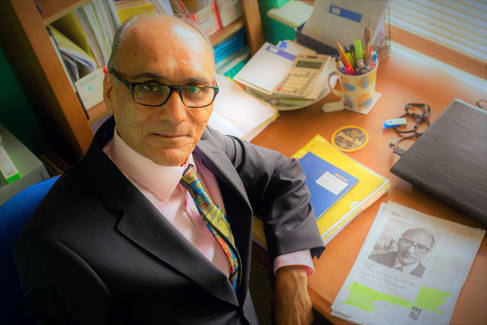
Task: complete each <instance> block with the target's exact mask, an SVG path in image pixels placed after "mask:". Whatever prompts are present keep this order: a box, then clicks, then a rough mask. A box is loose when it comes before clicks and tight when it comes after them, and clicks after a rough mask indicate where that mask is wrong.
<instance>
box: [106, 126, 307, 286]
mask: <svg viewBox="0 0 487 325" xmlns="http://www.w3.org/2000/svg"><path fill="white" fill-rule="evenodd" d="M103 151H104V152H105V154H106V155H107V156H108V157H109V158H110V159H111V160H112V161H113V163H114V164H115V165H116V166H117V167H118V168H119V169H120V171H122V173H123V174H124V175H125V176H126V177H127V179H128V180H129V181H130V182H131V183H132V184H133V185H134V186H135V187H136V188H137V189H138V190H139V191H140V192H141V193H142V194H143V195H144V196H145V197H146V198H147V199H148V200H149V201H150V202H151V203H152V204H153V205H154V207H156V209H157V210H158V211H159V212H160V213H161V216H163V217H165V218H166V219H167V220H168V221H169V222H170V223H171V224H172V225H173V226H174V227H175V228H176V229H177V230H178V231H179V232H180V233H181V235H183V236H184V237H185V238H186V239H187V240H188V241H189V242H191V243H192V244H193V245H194V246H195V247H196V248H197V249H198V250H199V251H200V252H201V254H203V255H204V256H205V257H206V258H207V259H208V260H209V261H211V262H212V263H213V264H214V265H215V266H216V267H217V268H218V269H219V270H221V271H222V272H223V273H224V274H226V275H227V276H229V274H230V265H229V262H228V259H227V257H226V255H225V253H224V252H223V250H222V249H221V247H220V245H219V244H218V243H217V242H216V240H215V238H214V237H213V235H212V234H211V233H210V231H209V230H208V228H207V226H206V225H205V223H204V222H203V220H202V218H201V215H200V214H199V212H198V210H197V208H196V206H195V204H194V201H193V199H192V197H191V195H190V194H189V192H188V191H187V190H186V189H185V188H184V187H182V186H181V185H180V184H179V180H180V178H181V176H182V174H183V172H184V170H185V168H186V166H187V165H188V164H189V163H191V164H193V165H194V166H195V167H196V171H197V174H198V178H199V179H200V182H201V184H202V185H203V188H204V190H205V191H206V193H207V194H208V195H209V196H210V197H211V199H212V200H213V202H214V203H215V204H216V205H218V207H220V208H221V209H222V210H223V212H225V205H224V204H223V199H222V196H221V192H220V189H219V187H218V184H217V181H216V178H215V176H214V175H213V173H212V172H211V171H209V170H208V169H207V168H206V167H205V166H204V165H203V164H202V163H201V161H200V160H199V158H198V157H197V156H193V155H190V156H189V158H188V161H187V163H186V164H185V165H184V166H161V165H157V164H156V163H154V162H153V161H152V160H150V159H148V158H146V157H144V156H142V155H140V154H139V153H137V152H136V151H134V150H133V149H132V148H130V147H129V146H128V145H127V144H126V143H125V142H124V141H123V140H122V138H120V136H119V135H118V133H117V132H116V131H115V132H114V135H113V139H112V140H111V141H110V142H108V143H107V145H106V146H105V147H104V148H103ZM289 265H301V266H304V267H306V269H307V272H308V275H309V274H312V273H313V271H314V268H313V262H312V258H311V254H310V252H309V250H304V251H299V252H294V253H289V254H284V255H280V256H278V257H277V258H276V259H275V260H274V267H273V268H274V272H277V270H278V269H279V268H280V267H283V266H289Z"/></svg>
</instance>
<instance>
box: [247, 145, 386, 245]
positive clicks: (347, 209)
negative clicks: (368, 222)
mask: <svg viewBox="0 0 487 325" xmlns="http://www.w3.org/2000/svg"><path fill="white" fill-rule="evenodd" d="M308 152H312V153H314V154H315V155H316V156H318V157H320V158H322V159H323V160H326V161H327V162H329V163H330V164H332V165H335V166H337V167H339V168H340V169H342V170H344V171H346V172H347V173H349V174H350V175H352V176H354V177H356V178H357V179H358V180H359V181H358V183H357V185H355V186H354V187H353V188H352V189H351V190H350V191H349V192H348V193H347V194H345V195H344V196H343V197H342V198H341V199H340V200H338V202H336V203H335V204H334V205H333V206H332V207H330V209H328V211H326V212H325V213H324V214H323V215H321V216H319V217H318V218H317V224H318V229H319V231H320V234H321V237H322V238H323V243H324V244H327V243H328V242H329V241H330V240H331V239H333V237H334V236H335V235H336V234H338V233H339V232H340V230H342V229H343V227H345V226H346V225H347V224H348V223H349V222H350V221H352V220H353V218H354V217H356V216H357V215H358V214H359V213H360V212H361V211H363V210H365V209H366V208H367V207H369V206H370V205H371V204H372V203H374V202H375V201H377V200H378V199H379V198H380V197H381V196H382V195H383V194H385V193H386V192H387V190H388V189H389V186H390V181H389V179H387V178H385V177H384V176H382V175H379V174H378V173H376V172H374V171H373V170H371V169H369V168H368V167H366V166H364V165H363V164H361V163H359V162H358V161H356V160H354V159H352V158H351V157H349V156H348V155H346V154H345V153H343V152H341V151H339V150H338V149H336V148H335V147H333V145H332V144H331V143H329V142H328V141H326V140H325V139H324V138H323V137H322V136H320V135H316V136H315V137H314V138H313V139H311V141H309V142H308V143H307V144H306V145H305V146H304V147H302V148H301V149H300V150H298V152H296V153H295V154H294V155H293V156H292V157H294V158H296V159H299V158H301V157H302V156H304V155H305V154H306V153H308ZM253 223H254V230H253V237H254V240H255V241H256V242H257V243H258V244H259V245H261V246H263V247H265V236H264V229H263V223H262V221H261V220H259V219H257V218H256V217H254V221H253Z"/></svg>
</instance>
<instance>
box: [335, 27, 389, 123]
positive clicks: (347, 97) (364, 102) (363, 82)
mask: <svg viewBox="0 0 487 325" xmlns="http://www.w3.org/2000/svg"><path fill="white" fill-rule="evenodd" d="M366 34H367V33H366ZM369 40H370V38H367V37H366V41H365V46H364V48H363V47H362V41H361V40H356V41H355V42H354V44H353V45H351V46H350V50H349V51H346V50H345V49H344V48H343V46H342V45H341V44H340V43H337V48H338V53H339V57H338V58H336V65H337V71H336V72H332V73H331V74H330V75H329V76H328V85H329V87H330V90H331V91H332V92H333V93H334V94H335V95H336V96H339V97H341V98H342V100H343V105H344V106H345V108H347V109H349V110H352V111H355V112H358V113H362V114H367V113H368V112H369V111H370V109H371V108H372V106H373V105H374V104H375V102H376V101H377V99H378V98H379V97H380V94H379V93H376V92H375V81H376V76H377V68H378V66H379V61H378V58H377V53H376V52H375V51H374V50H373V49H372V47H371V46H370V45H369ZM335 75H337V76H338V80H339V81H340V82H341V84H342V89H343V90H342V91H339V90H336V89H333V87H331V83H330V80H331V78H332V77H333V76H335Z"/></svg>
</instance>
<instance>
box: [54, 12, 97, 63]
mask: <svg viewBox="0 0 487 325" xmlns="http://www.w3.org/2000/svg"><path fill="white" fill-rule="evenodd" d="M52 26H54V27H55V28H56V29H57V30H58V31H60V32H61V33H62V34H63V35H65V36H66V37H67V38H69V39H70V40H71V41H73V43H75V44H76V45H78V46H79V47H80V48H82V49H83V51H85V52H86V53H88V54H89V55H90V56H91V57H93V58H94V56H93V54H92V52H91V46H90V42H89V41H88V37H87V36H86V34H85V32H84V30H83V27H82V26H81V24H80V22H79V20H78V18H77V17H76V15H75V14H74V12H73V11H72V12H70V13H68V14H66V15H64V16H63V17H61V18H60V19H58V20H56V21H55V22H53V23H52Z"/></svg>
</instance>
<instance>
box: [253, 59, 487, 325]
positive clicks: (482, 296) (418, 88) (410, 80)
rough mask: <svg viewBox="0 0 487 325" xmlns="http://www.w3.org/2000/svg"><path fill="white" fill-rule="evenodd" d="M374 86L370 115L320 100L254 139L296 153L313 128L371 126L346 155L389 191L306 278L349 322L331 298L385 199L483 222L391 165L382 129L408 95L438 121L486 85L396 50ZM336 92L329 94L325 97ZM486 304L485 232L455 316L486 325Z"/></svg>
mask: <svg viewBox="0 0 487 325" xmlns="http://www.w3.org/2000/svg"><path fill="white" fill-rule="evenodd" d="M376 90H377V91H379V92H381V93H382V94H383V95H382V98H381V99H380V100H379V102H378V103H377V104H376V106H375V107H374V108H373V109H372V111H371V112H370V113H369V114H368V115H365V116H364V115H361V114H357V113H354V112H350V111H340V112H334V113H323V112H321V110H320V108H321V104H322V102H321V103H318V104H316V105H313V106H311V107H308V108H306V109H303V110H298V111H288V112H283V113H282V114H281V116H280V117H279V118H278V119H277V120H276V121H275V122H274V123H272V124H271V125H270V126H268V127H267V128H266V129H265V130H264V131H263V132H262V133H261V134H259V135H258V136H257V137H256V138H255V139H254V140H253V141H252V142H253V143H255V144H258V145H261V146H264V147H268V148H271V149H274V150H278V151H280V152H282V153H283V154H284V155H286V156H291V155H292V154H293V153H294V152H296V151H297V150H298V149H299V148H301V147H302V146H303V145H304V144H306V142H308V141H309V140H310V139H311V138H312V137H313V136H314V135H315V134H320V135H322V136H323V137H325V138H326V139H328V140H330V137H331V135H332V134H333V132H334V131H335V130H336V129H338V128H339V127H341V126H345V125H358V126H361V127H363V128H364V129H366V130H367V132H368V133H369V143H368V144H367V145H366V146H365V147H364V148H363V149H361V150H359V151H356V152H352V153H349V155H350V156H351V157H352V158H354V159H356V160H358V161H359V162H361V163H363V164H365V165H366V166H368V167H370V168H372V169H373V170H375V171H377V172H379V173H380V174H382V175H384V176H386V177H388V178H389V179H390V180H391V188H390V189H389V192H388V193H387V194H386V195H385V196H383V197H382V198H381V199H380V200H379V201H378V202H376V203H375V204H373V205H372V206H370V207H369V208H368V209H367V210H366V211H364V212H362V213H361V214H360V215H359V216H358V217H357V218H356V219H355V220H353V221H352V222H351V223H350V224H349V225H348V226H347V227H346V228H345V229H344V230H343V231H342V232H341V233H340V234H339V235H337V237H335V238H334V239H333V240H332V241H331V242H330V243H329V244H328V245H327V248H326V250H325V252H324V253H323V255H322V256H321V258H320V259H319V260H317V261H315V267H316V271H315V273H314V274H313V275H312V276H311V277H310V279H309V291H310V295H311V299H312V301H313V306H314V307H315V308H316V309H317V310H318V311H319V312H320V313H322V314H323V315H325V316H326V317H327V318H328V319H329V320H331V321H332V322H334V323H346V322H345V321H343V320H341V319H338V318H334V317H332V316H331V315H330V312H331V304H332V303H333V301H334V299H335V298H336V296H337V294H338V291H339V290H340V288H341V286H342V284H343V282H344V281H345V279H346V277H347V275H348V273H349V271H350V270H351V268H352V266H353V263H354V261H355V258H356V257H357V255H358V253H359V250H360V247H361V246H362V243H363V241H364V240H365V237H366V235H367V232H368V231H369V228H370V226H371V225H372V221H373V220H374V217H375V215H376V214H377V212H378V209H379V205H380V203H381V202H387V201H394V202H397V203H399V204H402V205H405V206H408V207H410V208H413V209H416V210H418V211H421V212H424V213H427V214H430V215H433V216H437V217H442V218H445V219H448V220H452V221H455V222H458V223H461V224H465V225H468V226H474V227H483V228H485V226H482V225H481V224H480V223H478V222H476V221H475V220H473V219H472V218H470V217H467V216H466V215H464V214H462V213H461V212H459V211H458V210H456V209H454V208H451V207H449V206H448V205H446V204H444V203H443V202H441V201H439V200H437V199H436V198H434V197H433V196H431V195H429V194H427V193H424V192H422V191H420V190H418V189H416V188H413V187H412V185H410V184H409V183H407V182H406V181H404V180H402V179H400V178H399V177H397V176H395V175H393V174H392V173H391V172H390V168H391V167H392V166H393V165H394V163H395V162H396V161H397V160H398V156H397V155H395V154H393V153H392V151H391V150H390V149H389V143H390V142H392V141H393V140H395V139H397V138H398V136H397V135H396V133H395V132H394V131H393V130H390V129H389V130H388V129H384V128H383V127H382V123H383V121H384V120H386V119H390V118H395V117H398V116H399V115H401V114H402V113H403V112H404V111H403V108H404V106H405V104H407V103H410V102H419V103H428V104H429V105H430V106H431V109H432V112H431V117H430V121H431V122H433V121H434V120H435V119H436V118H437V117H438V116H439V114H440V113H441V111H442V110H444V109H445V108H446V107H447V106H448V104H449V103H450V102H451V101H452V100H453V99H454V98H460V99H463V100H464V101H466V102H469V103H471V104H474V103H475V101H476V100H478V99H480V98H487V94H486V93H487V90H486V91H485V92H481V91H480V90H475V89H471V88H470V87H468V86H464V85H463V84H462V83H460V82H459V81H458V80H455V79H454V78H452V77H450V76H448V75H447V74H445V73H443V72H441V71H437V70H434V69H433V68H431V67H429V66H428V65H426V64H424V63H422V62H417V61H416V60H414V59H411V58H409V57H406V56H404V55H401V54H398V53H391V54H390V56H389V57H388V58H387V59H386V60H385V61H383V62H381V65H380V67H379V71H378V79H377V85H376ZM335 99H336V98H334V97H333V95H329V96H327V97H326V98H325V99H324V101H332V100H335ZM407 141H408V140H405V141H403V142H401V144H400V146H401V147H405V148H406V147H407V146H408V144H407V143H406V144H405V143H404V142H407ZM410 144H411V143H409V145H410ZM486 307H487V239H486V238H485V237H484V239H483V241H482V244H481V246H480V250H479V252H478V254H477V257H476V258H475V260H474V262H473V265H472V268H471V270H470V273H469V275H468V277H467V280H466V282H465V285H464V287H463V288H462V290H461V292H460V296H459V298H458V301H457V304H456V307H455V311H454V313H453V316H452V321H451V322H452V324H487V308H486Z"/></svg>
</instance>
